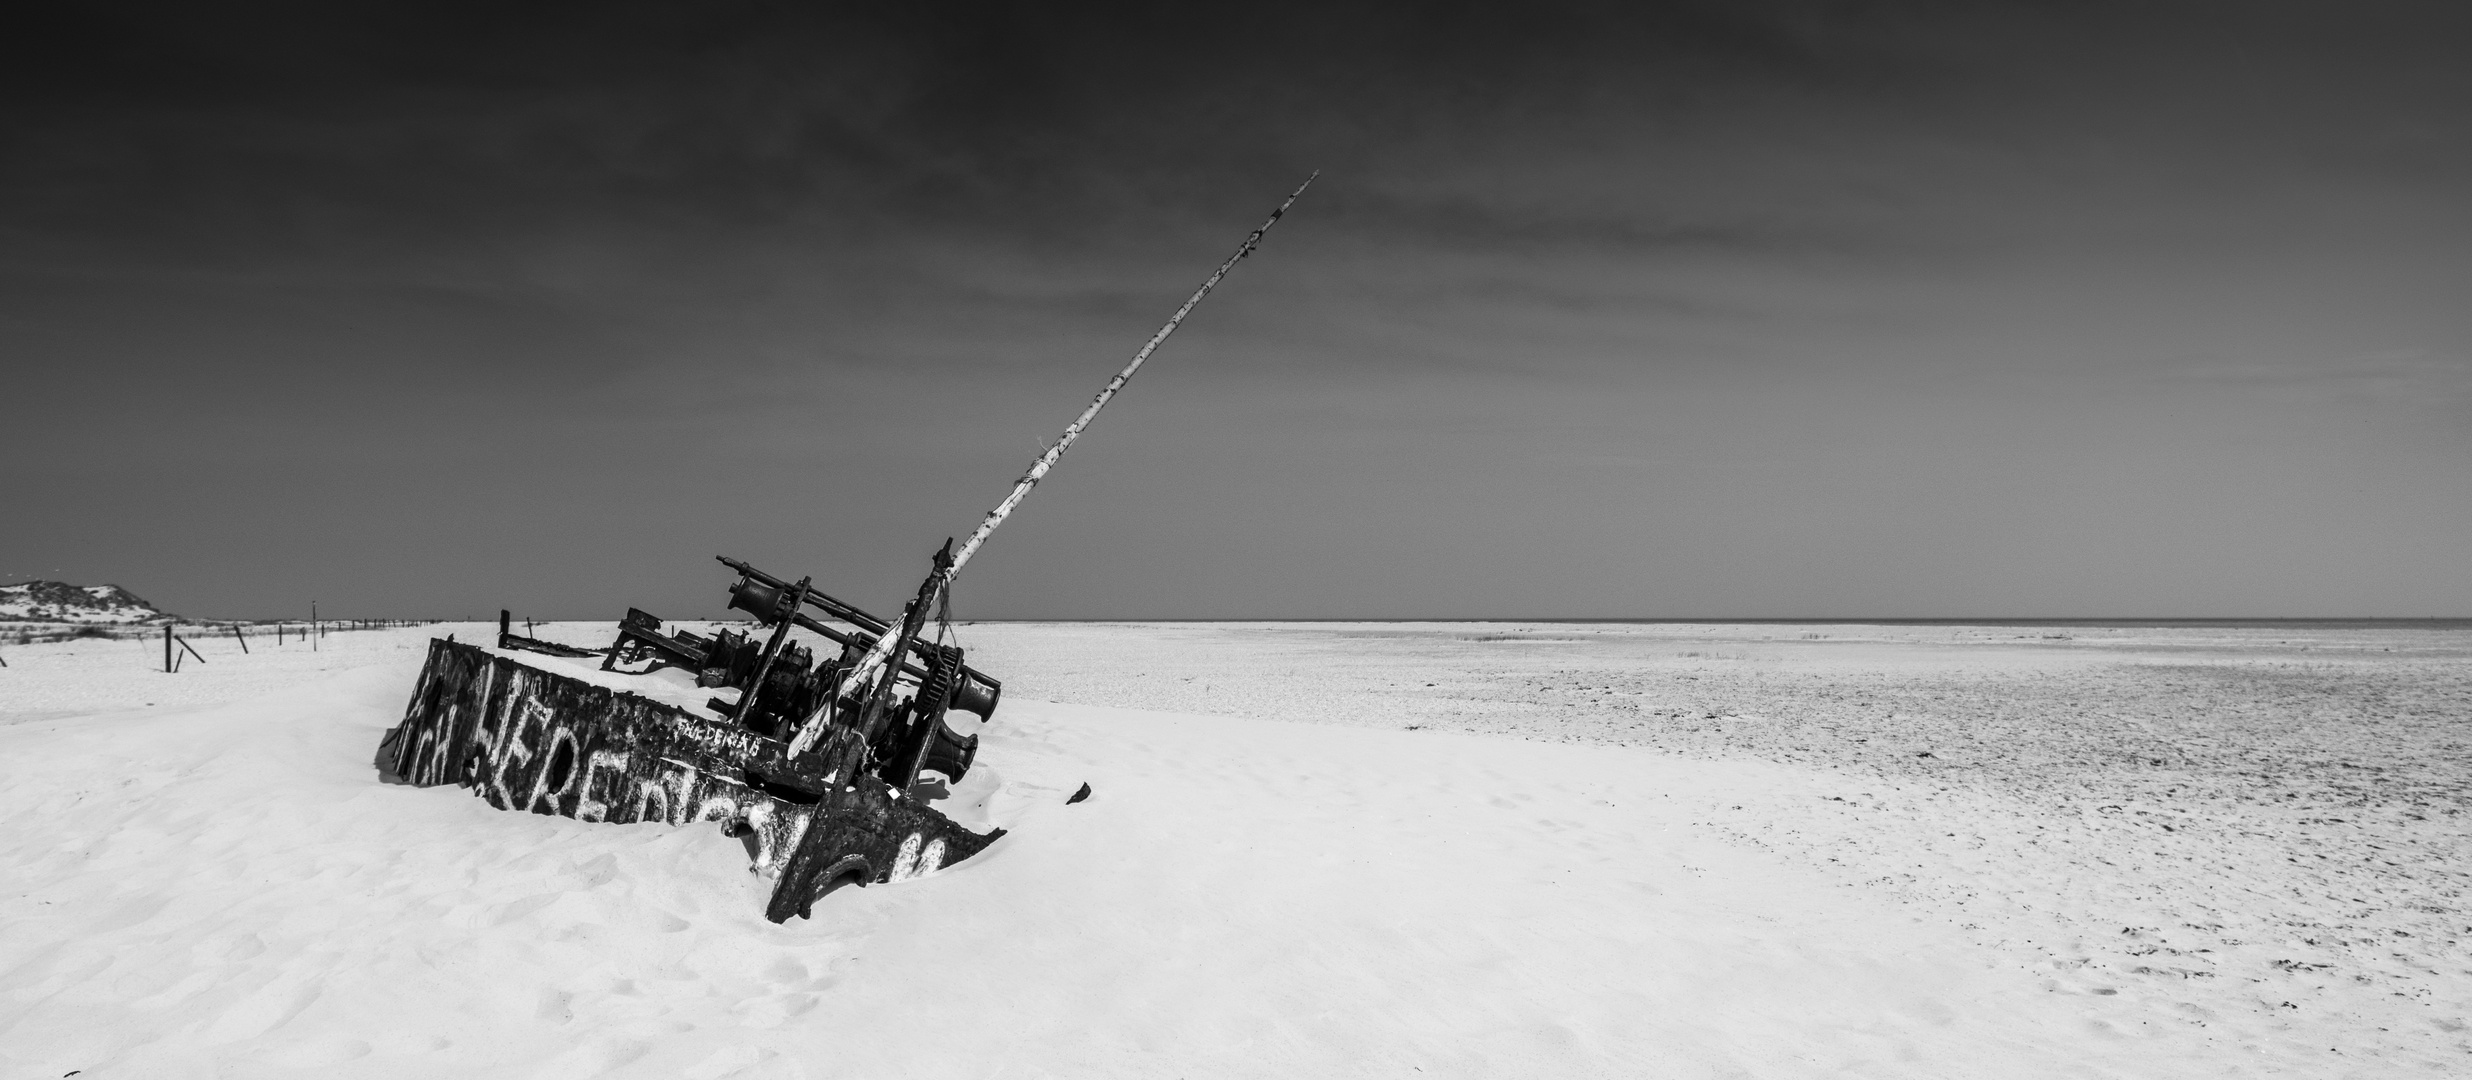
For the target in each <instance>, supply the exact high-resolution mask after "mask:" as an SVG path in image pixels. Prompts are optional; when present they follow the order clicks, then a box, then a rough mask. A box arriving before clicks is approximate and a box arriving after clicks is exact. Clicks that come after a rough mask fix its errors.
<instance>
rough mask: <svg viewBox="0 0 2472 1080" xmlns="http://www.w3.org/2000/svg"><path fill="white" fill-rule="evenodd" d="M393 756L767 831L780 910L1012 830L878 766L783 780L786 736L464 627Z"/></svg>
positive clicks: (941, 860)
mask: <svg viewBox="0 0 2472 1080" xmlns="http://www.w3.org/2000/svg"><path fill="white" fill-rule="evenodd" d="M379 760H380V762H381V763H382V764H385V765H387V766H388V767H389V768H390V769H391V771H392V772H394V773H395V774H396V775H397V776H400V777H401V778H402V779H403V780H404V781H405V782H407V783H411V784H415V785H419V786H423V787H429V786H438V785H444V784H457V785H461V786H463V787H467V788H470V789H471V790H472V791H473V793H474V794H476V795H479V796H480V797H481V798H482V799H483V800H485V801H487V802H488V803H489V804H490V805H491V806H495V807H497V808H499V809H501V810H524V811H530V812H532V813H536V814H555V815H558V816H561V817H570V818H575V819H576V820H579V821H601V822H611V823H619V824H624V823H631V822H650V821H658V822H665V823H667V824H671V825H686V824H689V823H692V822H698V821H712V822H719V823H722V824H724V825H726V826H729V827H730V828H731V829H732V831H734V832H741V833H742V834H744V835H747V836H749V837H751V838H752V841H753V847H754V862H755V869H756V870H757V871H759V872H761V873H764V874H767V875H769V876H772V877H774V878H775V880H776V882H777V885H776V895H775V896H774V898H773V901H772V903H771V904H770V905H769V906H768V912H770V913H774V914H775V916H776V921H779V919H780V918H785V917H786V913H796V914H804V913H805V912H806V910H807V906H808V904H809V903H810V902H811V901H812V900H813V899H814V896H815V894H816V892H818V891H820V890H822V889H824V888H828V887H830V886H831V885H833V884H836V883H837V882H838V881H839V880H841V879H848V880H853V881H856V882H857V883H859V884H872V883H879V882H885V881H898V880H902V879H904V878H908V877H915V876H917V875H919V874H924V873H929V872H932V871H934V870H936V869H938V868H940V867H942V866H947V865H950V864H952V863H956V862H959V861H961V860H962V859H965V858H968V857H970V856H971V855H974V854H977V853H978V851H979V850H980V849H982V848H985V847H986V846H987V845H988V844H989V843H991V842H993V841H994V840H995V838H996V837H998V836H1001V835H1003V830H1001V829H999V830H996V831H994V832H991V833H986V834H980V833H974V832H971V831H970V830H968V829H965V828H963V827H961V826H960V825H958V824H956V823H954V822H953V820H952V819H950V818H947V817H945V816H944V815H943V814H941V813H938V812H937V811H936V810H935V809H933V808H932V807H929V806H927V805H925V804H923V803H920V802H919V801H917V800H915V799H911V798H907V797H904V796H903V795H901V794H900V793H898V792H895V791H894V790H893V789H892V788H891V787H889V786H887V785H885V784H884V783H882V782H881V781H878V780H875V779H874V778H872V777H862V778H861V779H860V780H859V782H858V783H857V784H855V785H845V786H842V789H841V794H839V795H838V796H836V797H827V798H825V799H823V800H822V801H821V802H809V801H803V800H801V799H800V798H798V797H796V795H795V793H794V792H788V791H786V789H785V790H784V791H783V792H782V793H776V792H775V791H773V790H768V788H767V787H762V786H757V785H756V784H754V783H750V782H749V777H750V774H751V773H753V774H755V775H759V776H764V777H774V778H792V774H793V773H794V772H795V769H794V767H793V766H792V765H791V764H790V763H789V762H788V761H787V758H786V755H785V753H784V748H783V746H782V745H781V744H780V743H779V742H778V741H776V740H771V739H766V738H763V737H761V736H758V735H755V734H753V733H751V732H747V731H743V730H740V729H737V728H733V727H731V726H729V725H726V724H721V723H716V722H714V721H711V720H706V719H703V718H700V717H697V716H695V715H693V714H691V713H688V712H686V711H684V710H681V709H679V708H677V707H675V706H672V705H667V704H664V703H662V702H658V701H654V700H651V699H649V698H645V697H643V696H640V695H637V694H631V693H626V692H624V691H618V690H612V689H609V688H607V687H601V686H595V685H592V684H591V683H588V682H584V681H583V680H580V679H575V678H571V677H568V676H564V675H560V674H558V673H556V672H552V671H544V670H542V669H540V668H536V667H531V666H529V665H526V664H523V663H521V662H518V661H516V660H514V659H511V658H508V657H505V656H497V655H493V654H491V653H489V652H487V651H485V650H482V649H480V648H478V647H475V646H472V645H466V644H462V643H459V642H454V641H445V640H433V641H431V642H430V643H429V660H428V663H427V664H426V665H425V666H424V667H423V668H422V669H421V675H420V680H419V682H417V683H416V684H415V685H414V687H413V691H412V701H411V704H410V705H409V706H407V707H406V709H405V710H404V719H403V723H402V724H400V725H398V726H396V727H395V728H393V729H391V730H389V731H388V732H387V735H386V740H385V742H384V743H383V744H382V746H381V749H380V754H379ZM813 786H815V787H822V786H825V785H813ZM878 789H880V790H878ZM785 794H787V795H789V796H790V797H784V795H785ZM819 821H821V822H822V824H821V825H820V826H819V824H818V822H819ZM802 847H803V848H804V850H802ZM793 864H795V865H793ZM785 869H787V870H789V871H790V872H789V874H788V875H787V876H786V877H785V876H783V871H784V870H785Z"/></svg>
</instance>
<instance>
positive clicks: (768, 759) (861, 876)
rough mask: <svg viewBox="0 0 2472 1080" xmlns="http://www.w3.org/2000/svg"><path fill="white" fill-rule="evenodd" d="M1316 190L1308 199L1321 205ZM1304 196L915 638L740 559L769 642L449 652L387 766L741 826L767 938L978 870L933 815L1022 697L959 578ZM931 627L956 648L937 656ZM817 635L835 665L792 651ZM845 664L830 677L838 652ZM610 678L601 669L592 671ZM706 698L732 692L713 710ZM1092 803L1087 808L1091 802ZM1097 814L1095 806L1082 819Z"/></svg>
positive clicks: (429, 672)
mask: <svg viewBox="0 0 2472 1080" xmlns="http://www.w3.org/2000/svg"><path fill="white" fill-rule="evenodd" d="M1312 182H1313V181H1312V178H1310V177H1308V178H1307V179H1306V181H1305V184H1306V185H1307V186H1310V185H1311V184H1312ZM1304 190H1305V189H1304V187H1302V186H1300V187H1298V188H1297V189H1296V191H1295V193H1293V194H1290V195H1289V196H1288V198H1287V201H1286V202H1283V203H1281V204H1280V206H1279V209H1278V210H1277V211H1274V212H1273V213H1272V214H1271V216H1270V218H1269V220H1267V221H1264V222H1263V223H1262V225H1261V226H1260V227H1259V228H1256V229H1255V230H1253V232H1252V234H1251V235H1249V236H1247V237H1246V238H1245V242H1244V244H1243V245H1242V246H1240V247H1239V248H1238V249H1237V251H1236V253H1235V254H1234V255H1231V256H1229V257H1228V259H1227V260H1226V261H1225V262H1223V263H1221V264H1219V268H1218V269H1217V270H1216V271H1214V272H1213V273H1212V274H1211V275H1210V277H1209V278H1208V279H1207V280H1205V281H1204V282H1203V283H1202V285H1201V288H1199V289H1197V290H1195V291H1194V293H1193V295H1192V296H1191V297H1189V298H1187V299H1186V300H1185V302H1184V306H1182V307H1180V308H1178V309H1177V310H1176V313H1175V315H1174V316H1172V317H1170V318H1169V319H1168V321H1167V324H1166V325H1164V326H1162V327H1160V328H1159V331H1158V332H1157V333H1156V334H1153V335H1152V336H1151V338H1150V340H1149V342H1148V343H1146V344H1144V345H1143V346H1142V348H1141V350H1140V351H1139V352H1137V353H1135V354H1134V356H1133V359H1132V362H1131V363H1129V364H1127V365H1126V366H1125V367H1124V369H1123V370H1122V371H1120V372H1118V373H1117V374H1116V377H1115V378H1113V379H1111V380H1109V381H1108V383H1107V385H1106V387H1105V388H1104V389H1102V390H1100V391H1099V394H1098V396H1097V397H1096V398H1094V399H1092V401H1091V402H1090V405H1089V407H1088V408H1086V409H1084V410H1083V411H1082V414H1081V415H1080V416H1079V417H1078V418H1076V419H1075V420H1074V421H1073V423H1072V424H1071V425H1070V426H1068V427H1066V428H1065V430H1064V434H1063V436H1062V437H1060V438H1058V439H1057V440H1056V442H1055V443H1054V444H1053V445H1050V446H1048V447H1047V448H1046V450H1045V451H1044V452H1043V453H1041V454H1040V455H1039V457H1038V458H1037V459H1036V460H1034V461H1033V462H1031V465H1030V468H1029V470H1028V471H1027V472H1025V473H1023V474H1022V477H1021V479H1020V480H1018V481H1016V482H1015V484H1014V485H1013V489H1012V491H1011V492H1010V493H1009V494H1007V495H1006V496H1005V498H1004V500H1003V501H1002V502H1000V503H998V504H997V506H996V508H995V509H994V510H991V511H989V512H988V514H987V517H986V518H985V519H984V520H982V521H981V522H980V523H979V526H978V528H977V529H976V530H974V531H973V532H972V533H971V534H970V535H969V537H967V538H966V539H965V540H963V541H962V543H961V545H960V546H959V547H958V548H956V547H955V546H954V543H953V541H951V540H949V539H948V540H946V541H945V542H944V546H943V548H942V549H941V550H938V551H937V552H936V553H935V555H934V557H933V559H932V562H931V566H930V569H929V571H928V573H927V577H926V580H925V581H923V582H921V583H920V585H919V587H918V592H917V594H916V595H915V596H914V597H913V598H912V599H911V600H910V602H909V603H908V604H906V605H905V606H904V607H903V608H902V613H901V616H900V618H899V619H896V620H887V619H882V618H878V617H876V616H875V615H872V614H869V613H867V612H865V611H862V610H860V609H858V608H857V607H854V606H852V605H850V604H847V603H844V602H842V601H840V600H837V599H834V598H833V597H831V596H829V595H826V594H825V593H823V592H821V591H819V590H817V589H816V588H814V586H813V584H812V579H809V578H800V579H799V580H797V581H795V582H792V581H786V580H784V579H781V578H778V577H774V576H772V575H770V574H767V573H765V572H763V571H761V570H758V569H756V568H755V567H753V566H749V565H747V564H746V563H743V562H740V561H738V560H735V559H731V558H728V557H722V558H721V562H722V563H723V564H725V565H727V566H728V567H729V568H730V569H731V570H733V571H735V572H736V573H737V575H738V576H737V580H736V582H735V583H733V584H732V585H731V586H730V587H729V607H730V608H731V609H732V610H734V611H739V612H743V613H745V614H746V615H748V616H750V617H752V619H753V620H754V623H753V626H754V628H755V629H756V630H758V631H760V632H761V641H760V643H759V641H758V636H757V635H756V634H750V633H742V632H740V631H738V630H734V629H719V630H716V631H714V632H713V633H711V634H710V635H709V636H707V635H704V634H698V633H694V632H692V631H689V630H685V629H680V628H672V627H669V626H666V625H665V624H664V623H663V622H662V621H661V620H660V619H659V618H656V617H654V616H652V615H650V614H647V613H645V612H643V611H640V610H635V609H629V610H628V612H627V617H626V618H625V619H624V620H622V621H621V622H620V623H619V625H618V638H617V640H616V641H615V642H613V643H612V644H611V645H610V647H609V648H607V649H605V650H586V649H578V648H575V647H573V646H567V645H559V644H555V643H551V642H546V641H540V640H537V639H534V638H531V637H527V636H523V635H518V634H515V633H514V632H513V628H512V625H511V624H510V622H509V621H508V620H507V619H506V618H505V617H504V616H502V617H501V618H500V621H499V632H498V639H497V641H496V642H495V643H494V646H495V647H494V648H483V647H481V646H477V645H471V644H464V643H459V642H457V641H455V640H454V639H453V638H452V637H449V638H445V639H441V640H433V641H431V642H430V646H429V659H428V663H427V665H426V666H425V667H423V669H422V671H421V674H420V679H419V681H418V683H417V684H416V685H415V687H414V689H413V692H412V701H411V704H410V706H409V707H408V708H407V709H406V710H405V713H404V720H403V723H401V724H399V725H397V726H396V727H394V728H392V729H390V730H389V731H388V732H387V734H386V738H385V741H384V742H383V743H382V744H381V745H380V747H379V752H378V764H379V765H380V767H381V768H382V769H384V770H385V771H387V772H388V773H391V774H392V775H394V776H395V777H398V778H400V779H402V780H403V781H405V782H407V783H411V784H417V785H423V786H429V785H440V784H459V785H462V786H464V787H468V788H470V789H472V790H473V791H474V793H476V794H478V795H479V796H480V797H481V798H483V799H485V800H487V801H488V802H489V804H490V805H492V806H495V807H498V808H499V809H502V810H524V811H530V812H532V813H538V814H557V815H561V816H564V817H571V818H576V819H579V820H583V821H605V822H620V823H623V822H642V821H662V822H667V823H669V824H672V825H684V824H687V823H689V822H695V821H717V822H721V823H722V825H723V827H724V829H725V830H727V831H728V832H730V833H731V834H732V835H737V836H742V837H744V838H745V839H746V840H747V842H748V845H749V847H750V849H751V852H752V854H753V858H754V862H755V866H756V868H757V869H758V870H759V871H763V872H768V873H770V874H772V875H773V878H774V885H773V891H772V897H771V900H770V901H769V902H768V903H767V904H766V906H765V912H764V914H765V917H766V918H768V919H771V920H772V921H774V922H782V921H785V920H787V919H788V918H789V917H790V916H792V915H800V916H805V915H808V914H809V913H810V912H811V910H812V907H813V904H814V902H815V900H816V898H817V897H819V896H822V895H823V894H825V893H827V892H830V891H831V890H833V889H834V888H836V887H839V886H840V885H842V884H849V883H854V884H859V885H866V884H872V883H878V882H886V881H900V880H904V879H907V878H911V877H916V876H918V875H921V874H926V873H931V872H933V871H935V870H937V869H939V868H941V867H943V866H947V865H950V864H952V863H955V862H958V861H960V860H962V859H966V858H968V857H970V856H971V855H973V854H976V853H977V852H978V851H980V850H981V849H983V848H985V847H986V846H987V845H988V844H990V843H993V842H995V840H996V838H998V837H1000V836H1002V835H1003V834H1004V830H1002V829H994V830H990V831H988V832H984V833H980V832H973V831H971V830H970V829H967V828H964V827H963V826H961V825H960V824H958V823H956V822H954V821H953V820H952V819H951V818H949V817H946V816H945V815H944V814H943V813H941V812H939V811H938V810H936V809H935V808H934V806H932V805H931V802H932V798H931V797H930V796H932V795H933V794H934V793H935V792H936V791H937V790H939V787H940V785H936V784H934V783H932V782H931V783H925V784H922V782H921V779H922V777H923V776H926V775H928V774H933V775H935V776H938V777H941V778H942V779H943V780H944V781H945V782H946V784H950V783H953V782H958V781H960V780H961V779H962V778H963V777H964V776H965V775H966V774H967V773H968V772H969V770H970V766H971V763H972V761H973V760H974V759H975V758H976V757H977V754H978V745H979V740H978V735H977V734H976V733H975V732H967V733H965V732H964V731H961V730H958V729H956V728H955V727H954V726H953V724H952V722H951V721H952V720H953V719H954V716H955V714H966V715H969V716H972V717H975V720H972V721H967V722H965V723H966V724H967V726H970V727H973V728H975V727H977V726H979V725H981V724H984V723H986V722H988V721H990V720H992V719H993V718H994V715H995V710H996V703H997V700H998V699H999V698H1000V697H1001V696H1002V695H1003V684H1001V683H999V682H997V681H996V680H995V679H993V678H990V677H988V676H987V675H986V674H984V673H982V672H979V671H977V670H976V669H973V668H971V667H970V666H968V665H967V664H965V663H963V662H962V650H961V648H960V647H959V646H958V645H956V644H953V643H951V642H950V641H949V640H948V637H949V635H947V634H946V633H943V632H942V628H944V627H946V626H947V625H948V624H949V619H947V618H946V617H945V616H944V607H945V601H946V597H947V589H948V587H949V586H950V585H951V583H952V580H953V577H954V575H956V574H957V573H959V572H960V570H961V568H962V566H963V565H965V564H967V563H968V562H969V560H970V557H971V555H973V554H975V553H976V552H977V551H978V549H979V546H980V545H981V544H982V543H984V542H985V541H986V539H987V537H988V535H989V534H991V533H993V532H994V531H995V529H996V527H997V526H998V525H1000V524H1002V523H1003V522H1004V520H1005V518H1006V517H1007V516H1009V515H1010V514H1011V513H1012V512H1013V509H1014V507H1016V506H1018V505H1020V503H1021V501H1022V499H1023V498H1025V497H1026V496H1028V495H1029V493H1030V489H1031V488H1032V487H1034V486H1035V485H1037V483H1038V482H1039V480H1040V479H1041V478H1042V477H1044V476H1046V475H1047V472H1048V470H1050V469H1052V468H1054V467H1055V464H1056V462H1057V460H1058V459H1060V458H1062V457H1063V456H1064V452H1065V450H1066V449H1067V448H1068V447H1070V446H1071V445H1072V444H1073V441H1074V440H1075V439H1077V438H1079V437H1080V435H1081V433H1082V432H1083V431H1084V430H1085V429H1086V428H1088V426H1089V424H1090V421H1091V420H1092V419H1093V418H1094V417H1096V416H1097V415H1098V413H1099V410H1100V409H1102V408H1104V407H1105V406H1106V405H1107V402H1108V401H1109V399H1111V398H1113V397H1114V396H1115V394H1116V392H1117V391H1118V390H1121V389H1122V388H1123V387H1124V385H1125V382H1126V381H1127V380H1129V379H1131V378H1132V376H1133V373H1134V372H1135V371H1138V370H1139V369H1140V368H1141V366H1142V363H1143V362H1144V361H1146V360H1148V359H1149V357H1150V354H1151V353H1152V352H1153V351H1154V350H1156V349H1157V348H1158V347H1159V344H1160V343H1161V342H1163V341H1165V340H1167V337H1168V335H1169V334H1171V333H1173V332H1175V329H1176V327H1177V325H1178V324H1179V323H1181V322H1182V321H1183V320H1184V317H1185V316H1186V315H1187V314H1189V313H1190V312H1191V311H1192V310H1193V308H1194V306H1195V305H1197V304H1199V303H1200V302H1201V300H1202V298H1203V297H1204V296H1207V295H1209V293H1210V290H1211V289H1212V288H1214V287H1216V286H1217V285H1218V283H1219V281H1220V279H1222V278H1224V277H1225V276H1226V275H1227V273H1228V271H1229V270H1231V269H1233V268H1234V267H1235V265H1236V263H1237V262H1238V261H1239V260H1241V259H1243V258H1244V257H1245V256H1247V255H1250V254H1252V253H1253V250H1254V248H1255V245H1257V244H1259V243H1260V242H1261V239H1262V235H1263V234H1264V233H1265V232H1267V231H1269V229H1270V227H1271V226H1272V225H1274V224H1276V223H1277V222H1278V220H1279V218H1280V216H1281V215H1283V214H1285V213H1286V212H1287V208H1288V206H1290V205H1292V204H1293V203H1294V202H1295V201H1296V197H1297V196H1298V195H1302V194H1303V193H1304ZM931 618H932V619H933V620H934V623H935V625H936V626H937V627H938V628H939V632H938V633H936V634H935V635H933V636H932V637H929V636H927V634H926V630H927V628H928V625H929V622H930V620H931ZM794 630H804V631H806V632H807V633H808V634H810V635H813V638H814V642H815V643H814V644H813V645H810V644H808V643H805V642H802V641H800V640H798V639H796V638H794V637H793V636H792V633H793V631H794ZM832 647H838V650H839V651H838V652H837V653H832V654H830V655H827V656H824V657H821V658H819V656H818V649H824V650H826V651H828V652H829V650H830V649H831V648H832ZM596 657H597V658H598V663H597V664H593V663H590V661H591V660H592V659H593V658H596ZM704 691H716V693H713V694H711V695H710V696H709V697H705V699H704V700H702V701H697V700H695V698H697V697H702V696H704V695H703V692H704ZM1085 790H1086V789H1085ZM1079 797H1080V796H1079V795H1077V796H1076V798H1077V799H1078V798H1079Z"/></svg>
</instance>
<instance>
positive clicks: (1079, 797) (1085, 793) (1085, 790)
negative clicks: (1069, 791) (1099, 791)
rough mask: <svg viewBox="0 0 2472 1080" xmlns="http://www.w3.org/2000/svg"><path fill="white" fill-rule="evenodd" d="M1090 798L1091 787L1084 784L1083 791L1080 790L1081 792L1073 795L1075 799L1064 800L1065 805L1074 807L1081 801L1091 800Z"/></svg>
mask: <svg viewBox="0 0 2472 1080" xmlns="http://www.w3.org/2000/svg"><path fill="white" fill-rule="evenodd" d="M1089 797H1090V785H1089V784H1087V783H1084V784H1083V785H1082V786H1081V790H1080V791H1076V792H1074V793H1073V797H1072V798H1069V799H1066V800H1064V805H1066V806H1071V805H1073V804H1074V803H1077V802H1080V801H1082V800H1083V799H1087V798H1089Z"/></svg>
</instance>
